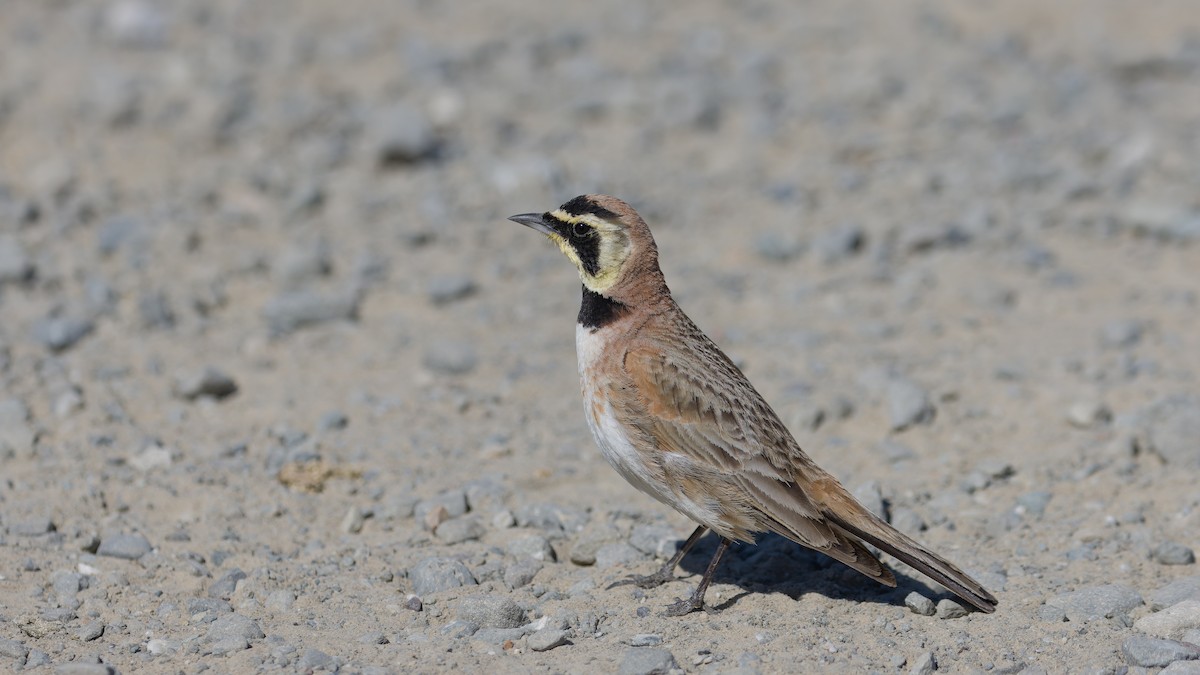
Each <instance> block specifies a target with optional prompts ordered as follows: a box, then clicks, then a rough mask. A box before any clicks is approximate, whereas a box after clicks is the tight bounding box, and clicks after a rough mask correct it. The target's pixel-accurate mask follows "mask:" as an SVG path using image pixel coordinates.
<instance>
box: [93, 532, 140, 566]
mask: <svg viewBox="0 0 1200 675" xmlns="http://www.w3.org/2000/svg"><path fill="white" fill-rule="evenodd" d="M152 549H153V547H152V546H151V545H150V541H149V540H147V539H146V538H145V537H144V536H142V535H141V534H138V533H136V532H135V533H134V534H114V535H108V536H105V537H102V538H101V539H100V548H99V549H98V550H97V551H96V554H97V555H103V556H108V557H110V558H124V559H125V560H137V559H138V558H140V557H142V556H144V555H146V554H147V553H149V552H150V551H151V550H152Z"/></svg>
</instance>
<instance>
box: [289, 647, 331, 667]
mask: <svg viewBox="0 0 1200 675" xmlns="http://www.w3.org/2000/svg"><path fill="white" fill-rule="evenodd" d="M332 664H333V657H332V656H330V655H328V654H326V653H325V652H323V651H321V650H319V649H313V648H312V647H309V648H308V649H305V650H304V653H303V654H301V655H300V660H299V661H298V662H297V663H296V665H297V666H298V667H299V668H300V670H301V671H302V672H312V671H314V670H317V669H327V668H329V666H331V665H332Z"/></svg>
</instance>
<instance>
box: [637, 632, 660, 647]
mask: <svg viewBox="0 0 1200 675" xmlns="http://www.w3.org/2000/svg"><path fill="white" fill-rule="evenodd" d="M662 643H663V637H662V636H661V635H659V634H658V633H638V634H637V635H634V636H633V637H631V638H629V646H630V647H657V646H658V645H661V644H662Z"/></svg>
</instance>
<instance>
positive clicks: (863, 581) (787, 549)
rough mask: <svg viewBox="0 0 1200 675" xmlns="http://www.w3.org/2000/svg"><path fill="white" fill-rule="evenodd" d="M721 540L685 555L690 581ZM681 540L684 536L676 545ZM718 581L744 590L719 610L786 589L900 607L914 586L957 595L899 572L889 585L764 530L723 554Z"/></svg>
mask: <svg viewBox="0 0 1200 675" xmlns="http://www.w3.org/2000/svg"><path fill="white" fill-rule="evenodd" d="M718 541H719V540H718V539H717V537H716V536H715V535H714V534H712V533H711V532H710V533H709V534H707V535H705V537H704V538H703V539H701V540H700V541H698V542H696V545H695V547H693V548H692V550H691V551H689V552H688V554H687V555H686V556H684V558H683V560H682V561H681V562H680V563H679V572H685V573H687V574H691V575H696V576H695V577H694V578H691V577H688V578H686V580H687V581H691V582H692V583H698V582H699V581H700V576H699V575H702V574H704V571H705V570H706V569H708V563H709V561H710V560H712V556H713V554H714V553H716V550H717V543H718ZM682 544H683V542H682V541H680V542H679V543H677V544H676V546H677V547H678V546H681V545H682ZM676 550H678V549H676ZM885 564H886V563H885ZM895 571H896V570H895V569H894V568H893V572H895ZM713 583H720V584H733V585H735V586H738V587H739V588H741V589H742V591H743V592H741V593H738V594H736V595H734V596H733V597H732V598H729V599H728V600H725V601H724V602H722V603H720V604H717V605H714V606H713V609H717V610H721V609H726V608H728V607H732V606H733V605H735V604H737V602H738V601H739V600H740V599H741V598H742V597H744V596H746V595H748V594H750V593H782V594H784V595H786V596H788V597H790V598H792V599H793V600H796V599H799V598H800V597H801V596H803V595H804V594H806V593H820V594H821V595H824V596H826V597H828V598H837V599H843V600H853V601H857V602H870V603H876V604H881V605H893V606H896V607H903V606H904V598H905V597H906V596H907V595H908V594H909V593H911V592H913V591H917V592H918V593H921V594H922V595H924V596H926V597H930V598H932V599H933V600H934V601H935V602H936V601H937V600H939V599H941V598H943V597H946V598H953V595H951V594H950V593H948V592H945V591H938V592H934V591H931V589H930V587H929V586H926V585H925V584H923V583H921V582H919V581H917V580H916V579H913V578H910V577H908V576H905V575H903V574H901V573H899V572H897V573H896V584H897V586H896V588H891V587H888V586H884V585H883V584H880V583H878V582H876V581H873V580H871V579H869V578H867V577H866V576H864V575H863V574H861V573H859V572H857V571H856V570H853V569H851V568H850V567H847V566H846V565H843V564H842V563H840V562H838V561H836V560H834V559H832V558H830V557H828V556H826V555H823V554H821V553H817V552H816V551H813V550H811V549H808V548H805V547H803V546H800V545H799V544H797V543H795V542H792V541H790V540H788V539H785V538H783V537H781V536H779V535H777V534H771V533H767V534H763V535H760V536H759V538H758V541H757V544H755V545H749V544H736V543H735V544H734V545H733V546H731V547H730V548H729V550H728V551H727V552H726V553H725V555H724V556H723V557H722V558H721V563H720V565H719V566H718V567H717V571H716V574H715V575H714V576H713ZM681 595H682V593H681Z"/></svg>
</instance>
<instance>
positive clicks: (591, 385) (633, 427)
mask: <svg viewBox="0 0 1200 675" xmlns="http://www.w3.org/2000/svg"><path fill="white" fill-rule="evenodd" d="M510 220H513V221H516V222H518V223H520V224H522V225H527V226H529V227H531V228H533V229H535V230H537V231H538V232H541V233H542V234H544V235H546V236H547V237H549V238H550V240H551V241H553V242H554V243H555V244H557V245H558V247H559V248H560V249H562V252H563V253H564V254H566V256H567V258H569V259H570V260H571V262H573V263H575V267H576V268H578V270H579V277H580V279H582V281H583V303H582V306H581V307H580V309H579V319H578V325H577V326H576V329H575V345H576V349H577V351H578V355H579V373H580V375H581V377H582V379H583V398H584V408H585V411H586V416H587V422H588V426H589V427H590V428H591V431H592V435H593V436H594V437H595V439H596V444H597V445H599V446H600V450H601V451H602V452H603V453H604V457H605V458H606V459H607V460H608V462H609V464H611V465H612V466H613V468H615V469H616V470H617V471H618V472H619V473H620V474H621V475H622V476H624V477H625V479H626V480H627V481H629V482H630V483H631V484H632V485H633V486H634V487H636V488H637V489H639V490H641V491H642V492H645V493H646V494H648V495H650V496H651V497H654V498H655V499H657V500H659V501H661V502H662V503H664V504H666V505H667V506H670V507H672V508H674V509H675V510H677V511H679V512H680V513H682V514H684V515H686V516H688V517H689V518H691V519H692V520H694V521H696V522H697V523H699V526H698V527H697V528H696V530H695V532H693V533H692V535H691V536H690V537H688V539H687V542H685V543H684V545H683V547H682V548H681V549H680V550H679V551H678V552H677V553H676V554H675V556H674V557H673V558H671V560H669V561H668V562H667V563H666V565H664V566H663V567H662V569H660V570H659V571H658V572H657V573H655V574H652V575H649V576H643V577H638V576H635V577H631V578H630V579H628V580H626V581H625V582H618V584H619V583H634V584H637V585H639V586H642V587H647V588H648V587H653V586H657V585H659V584H661V583H664V582H666V581H670V580H672V579H674V569H675V567H676V565H677V564H678V563H679V561H680V560H682V559H683V556H684V555H686V554H687V552H688V550H689V549H690V548H691V547H692V546H693V545H694V544H695V543H696V541H697V540H699V539H700V537H701V536H703V534H704V533H705V532H706V531H707V530H712V531H713V532H715V533H716V534H717V535H718V536H719V537H720V538H721V541H720V544H719V545H718V547H717V552H716V554H715V555H713V557H712V562H710V563H709V565H708V569H707V571H706V572H705V573H704V576H703V577H702V578H701V579H700V583H699V584H698V585H697V586H696V590H695V592H694V593H693V594H692V596H691V597H690V598H687V599H685V600H679V601H678V602H676V603H675V604H673V605H670V606H669V607H668V608H667V614H669V615H673V616H678V615H683V614H687V613H688V612H691V611H694V610H697V609H700V608H701V607H703V606H704V593H705V591H706V590H707V588H708V585H709V582H710V581H711V580H712V576H713V572H715V571H716V569H717V563H718V562H719V561H720V559H721V555H722V554H723V553H724V552H725V550H726V549H727V548H729V545H730V544H731V543H732V542H734V541H740V542H746V543H753V541H754V534H755V533H757V532H774V533H777V534H779V535H782V536H784V537H787V538H788V539H791V540H792V541H794V542H796V543H798V544H801V545H803V546H807V547H808V548H811V549H814V550H816V551H820V552H821V553H824V554H825V555H828V556H829V557H831V558H833V559H835V560H839V561H841V562H843V563H845V564H847V565H849V566H850V567H852V568H854V569H856V570H858V571H859V572H862V573H863V574H865V575H867V576H868V577H871V578H872V579H874V580H876V581H878V582H880V583H882V584H886V585H888V586H895V585H896V579H895V577H894V576H893V575H892V572H891V571H890V570H888V569H887V568H886V567H884V566H883V564H882V563H880V562H879V560H878V559H877V558H876V557H875V556H874V555H873V554H872V553H871V552H870V551H868V550H867V548H866V547H865V546H864V545H863V542H869V543H871V544H874V545H875V546H877V547H879V548H880V549H882V550H884V551H886V552H888V553H890V554H892V555H893V556H895V557H896V558H898V559H900V560H902V561H904V562H906V563H908V564H909V565H911V566H912V567H913V568H915V569H917V570H920V571H921V572H924V573H925V574H927V575H929V576H930V577H932V578H933V579H935V580H936V581H937V582H939V583H940V584H942V585H943V586H945V587H946V588H948V589H950V591H952V592H953V593H954V594H956V595H958V596H959V597H960V598H962V599H963V600H965V601H966V602H968V603H970V604H971V605H973V606H975V607H977V608H978V609H980V610H982V611H984V612H992V611H994V610H995V609H996V598H994V597H993V596H992V595H991V594H990V593H988V592H987V590H986V589H984V587H983V586H982V585H980V584H979V582H977V581H975V580H974V579H972V578H971V577H969V576H967V575H966V574H965V573H963V571H962V570H960V569H958V568H957V567H955V566H954V565H953V564H951V563H950V562H949V561H947V560H945V559H944V558H942V557H941V556H939V555H937V554H935V553H933V552H931V551H928V550H926V549H925V548H923V547H922V546H921V545H920V544H918V543H917V542H915V541H913V540H912V539H910V538H909V537H907V536H905V535H904V534H902V533H901V532H899V531H897V530H896V529H894V528H893V527H891V526H890V525H888V524H887V523H886V522H884V521H883V520H881V519H880V518H878V517H876V516H875V515H874V514H872V513H871V512H870V511H868V510H867V509H866V508H865V507H863V505H862V504H859V503H858V501H857V500H855V499H854V497H852V496H850V493H849V492H847V491H846V489H845V488H843V487H842V485H841V484H840V483H838V481H837V479H835V478H834V477H833V476H831V475H830V474H828V473H826V472H825V471H823V470H822V469H821V468H820V467H818V466H817V465H816V464H815V463H813V461H812V459H810V458H809V456H808V455H807V454H805V453H804V451H803V450H801V449H800V446H799V445H797V444H796V441H795V439H793V438H792V435H791V434H790V433H788V430H787V429H786V428H784V426H783V423H782V422H780V421H779V417H778V416H777V415H776V414H775V411H773V410H772V409H771V406H769V405H767V402H766V401H764V400H763V397H762V396H761V395H759V393H758V392H757V391H755V389H754V387H753V385H751V384H750V382H749V381H748V380H747V379H746V377H745V376H744V375H743V374H742V372H741V371H740V370H739V369H738V367H737V366H735V365H734V364H733V362H732V361H730V360H729V357H727V356H725V354H724V353H723V352H722V351H721V350H720V348H718V347H717V345H716V344H714V343H713V341H712V340H710V339H709V338H708V336H706V335H705V334H704V333H702V332H701V331H700V329H699V328H697V327H696V325H695V324H693V323H692V321H691V319H689V318H688V317H687V315H686V314H684V313H683V310H681V309H680V308H679V306H678V305H676V304H675V300H674V299H672V298H671V291H670V290H669V289H668V288H667V284H666V281H665V280H664V279H663V274H662V271H661V270H660V269H659V266H658V248H657V247H656V246H655V244H654V238H653V237H652V236H651V234H650V229H649V228H648V227H647V226H646V223H645V221H643V220H642V218H641V217H640V216H639V215H638V214H637V212H636V211H634V210H633V209H632V208H631V207H630V206H629V205H628V204H626V203H625V202H623V201H621V200H619V199H616V198H614V197H607V196H602V195H584V196H580V197H576V198H575V199H572V200H571V201H569V202H567V203H566V204H563V205H562V206H561V207H559V208H558V209H555V210H554V211H548V212H546V213H525V214H521V215H517V216H513V217H512V218H510ZM618 584H614V585H618Z"/></svg>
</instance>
